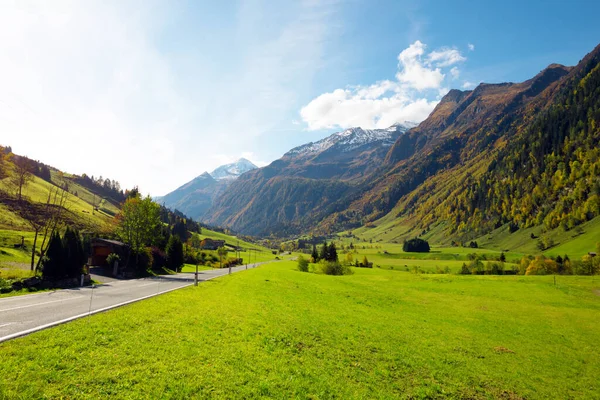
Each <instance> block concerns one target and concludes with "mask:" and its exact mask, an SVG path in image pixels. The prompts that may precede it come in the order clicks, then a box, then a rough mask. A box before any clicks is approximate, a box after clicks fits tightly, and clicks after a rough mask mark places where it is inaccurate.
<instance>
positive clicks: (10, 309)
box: [0, 296, 85, 312]
mask: <svg viewBox="0 0 600 400" xmlns="http://www.w3.org/2000/svg"><path fill="white" fill-rule="evenodd" d="M84 298H85V297H83V296H81V297H74V298H71V299H61V300H52V301H47V302H45V303H35V304H28V305H26V306H20V307H13V308H5V309H4V310H0V312H5V311H13V310H20V309H22V308H29V307H37V306H44V305H46V304H52V303H58V302H62V301H71V300H81V299H84Z"/></svg>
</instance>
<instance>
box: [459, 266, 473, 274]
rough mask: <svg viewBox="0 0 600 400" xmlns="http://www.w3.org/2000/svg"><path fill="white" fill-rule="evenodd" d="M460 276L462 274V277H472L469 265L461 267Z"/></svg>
mask: <svg viewBox="0 0 600 400" xmlns="http://www.w3.org/2000/svg"><path fill="white" fill-rule="evenodd" d="M459 274H461V275H470V274H471V270H469V267H467V264H465V263H463V265H462V266H461V267H460V271H459Z"/></svg>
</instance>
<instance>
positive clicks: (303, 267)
mask: <svg viewBox="0 0 600 400" xmlns="http://www.w3.org/2000/svg"><path fill="white" fill-rule="evenodd" d="M308 264H309V263H308V260H307V259H306V258H304V257H302V256H298V271H302V272H308Z"/></svg>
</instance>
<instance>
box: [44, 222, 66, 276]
mask: <svg viewBox="0 0 600 400" xmlns="http://www.w3.org/2000/svg"><path fill="white" fill-rule="evenodd" d="M63 254H64V252H63V246H62V241H61V240H60V235H59V234H58V232H54V234H53V235H52V237H51V238H50V243H49V244H48V250H46V255H45V256H44V260H43V262H42V276H43V277H44V278H45V279H61V278H64V276H65V268H64V263H63Z"/></svg>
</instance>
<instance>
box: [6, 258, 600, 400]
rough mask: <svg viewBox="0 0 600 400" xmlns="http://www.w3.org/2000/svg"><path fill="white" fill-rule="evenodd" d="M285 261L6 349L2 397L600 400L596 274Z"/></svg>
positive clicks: (16, 342)
mask: <svg viewBox="0 0 600 400" xmlns="http://www.w3.org/2000/svg"><path fill="white" fill-rule="evenodd" d="M295 267H296V265H295V263H294V262H289V261H288V262H277V263H272V264H268V265H264V266H261V267H260V268H257V269H253V270H249V271H243V272H241V273H238V274H234V275H231V276H226V277H223V278H220V279H216V280H211V281H209V282H205V283H203V284H201V285H200V286H198V287H189V288H186V289H182V290H178V291H175V292H171V293H169V294H166V295H163V296H159V297H155V298H152V299H149V300H147V301H143V302H140V303H136V304H132V305H129V306H126V307H123V308H119V309H116V310H113V311H109V312H106V313H102V314H97V315H94V316H92V317H88V318H86V319H81V320H78V321H75V322H72V323H69V324H66V325H61V326H58V327H55V328H52V329H48V330H45V331H41V332H38V333H35V334H32V335H29V336H27V337H23V338H20V339H16V340H12V341H9V342H5V343H2V344H0V357H1V358H2V363H0V398H7V399H8V398H10V399H13V398H17V399H19V398H21V399H31V398H90V399H95V398H107V397H111V398H132V399H133V398H182V399H183V398H206V397H220V398H244V399H245V398H306V399H317V398H320V399H322V398H341V399H350V398H473V399H479V398H481V399H485V398H502V399H521V398H527V399H545V398H581V399H593V398H598V397H599V394H598V393H600V380H599V379H598V376H600V363H598V358H599V357H600V347H599V346H598V343H600V326H599V325H598V315H599V313H600V296H599V293H600V292H599V289H598V288H599V287H600V281H599V280H598V278H597V277H596V278H594V277H577V276H559V277H557V282H556V286H555V285H554V281H553V278H552V277H551V276H457V275H427V274H411V273H406V272H399V271H391V270H383V269H355V270H354V271H355V273H354V274H353V275H349V276H337V277H334V276H326V275H318V274H312V273H303V272H298V271H296V270H295Z"/></svg>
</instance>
